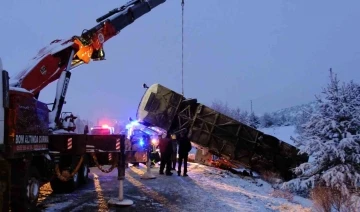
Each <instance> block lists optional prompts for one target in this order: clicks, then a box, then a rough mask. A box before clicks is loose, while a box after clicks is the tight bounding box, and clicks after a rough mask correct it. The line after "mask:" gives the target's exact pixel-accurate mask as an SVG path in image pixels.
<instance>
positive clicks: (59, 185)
mask: <svg viewBox="0 0 360 212" xmlns="http://www.w3.org/2000/svg"><path fill="white" fill-rule="evenodd" d="M72 160H73V162H72V167H71V169H72V168H75V166H76V165H77V163H78V161H79V159H78V158H77V157H73V159H72ZM59 169H60V173H62V171H63V168H62V167H60V168H59ZM70 171H72V170H69V172H70ZM80 171H81V167H80V169H79V171H78V172H77V173H76V174H74V176H73V177H72V178H70V179H69V180H68V181H66V182H64V181H61V180H60V179H58V178H57V176H56V175H55V176H53V178H52V179H51V180H50V185H51V188H52V190H53V192H54V193H71V192H73V191H74V190H76V189H77V188H78V187H79V185H80V174H79V172H80Z"/></svg>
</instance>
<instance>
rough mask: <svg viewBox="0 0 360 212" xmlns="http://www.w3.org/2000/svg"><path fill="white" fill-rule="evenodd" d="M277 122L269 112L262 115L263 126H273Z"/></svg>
mask: <svg viewBox="0 0 360 212" xmlns="http://www.w3.org/2000/svg"><path fill="white" fill-rule="evenodd" d="M274 124H275V122H274V118H273V117H272V116H271V115H270V114H269V113H264V115H263V116H262V117H261V126H262V127H271V126H273V125H274Z"/></svg>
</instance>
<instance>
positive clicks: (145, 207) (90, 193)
mask: <svg viewBox="0 0 360 212" xmlns="http://www.w3.org/2000/svg"><path fill="white" fill-rule="evenodd" d="M145 168H146V167H139V168H135V167H130V168H128V169H127V170H126V180H125V181H124V198H125V199H130V200H132V201H133V205H131V206H125V207H116V206H111V205H109V204H108V201H109V200H110V199H111V198H117V197H118V188H119V181H118V180H117V170H116V169H114V170H113V171H112V172H111V173H108V174H105V173H102V172H101V171H99V170H98V169H97V168H92V169H91V172H90V174H89V178H90V181H89V182H88V183H87V184H86V185H83V186H82V187H81V188H78V189H77V190H76V191H74V192H73V193H70V194H52V190H51V187H50V184H46V185H44V186H43V187H42V188H41V194H40V195H41V196H40V198H39V203H38V209H39V210H41V211H74V212H75V211H125V212H130V211H148V212H151V211H179V207H181V204H182V202H183V201H186V200H185V199H184V197H183V195H179V194H178V193H177V192H174V191H173V189H174V187H176V186H174V185H175V183H177V181H179V178H182V179H181V180H184V179H189V178H185V177H179V176H177V175H176V172H175V171H173V172H174V175H173V176H165V175H159V174H158V168H153V169H152V173H153V174H154V175H155V176H156V179H147V180H145V179H141V178H140V177H141V176H142V174H143V173H144V172H145ZM165 182H166V183H165ZM159 185H161V187H162V189H161V191H160V192H161V193H160V192H159V191H156V189H155V187H157V188H158V187H159Z"/></svg>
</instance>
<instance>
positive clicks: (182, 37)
mask: <svg viewBox="0 0 360 212" xmlns="http://www.w3.org/2000/svg"><path fill="white" fill-rule="evenodd" d="M184 5H185V2H184V0H182V1H181V94H182V95H184Z"/></svg>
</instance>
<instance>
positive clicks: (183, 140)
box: [177, 132, 192, 177]
mask: <svg viewBox="0 0 360 212" xmlns="http://www.w3.org/2000/svg"><path fill="white" fill-rule="evenodd" d="M178 142H179V159H178V171H177V172H178V176H180V175H181V165H182V162H183V161H184V172H183V176H184V177H186V176H188V175H187V160H188V156H189V152H190V150H191V148H192V147H191V142H190V139H189V138H188V137H187V135H185V133H184V132H181V133H180V138H179V139H178Z"/></svg>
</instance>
